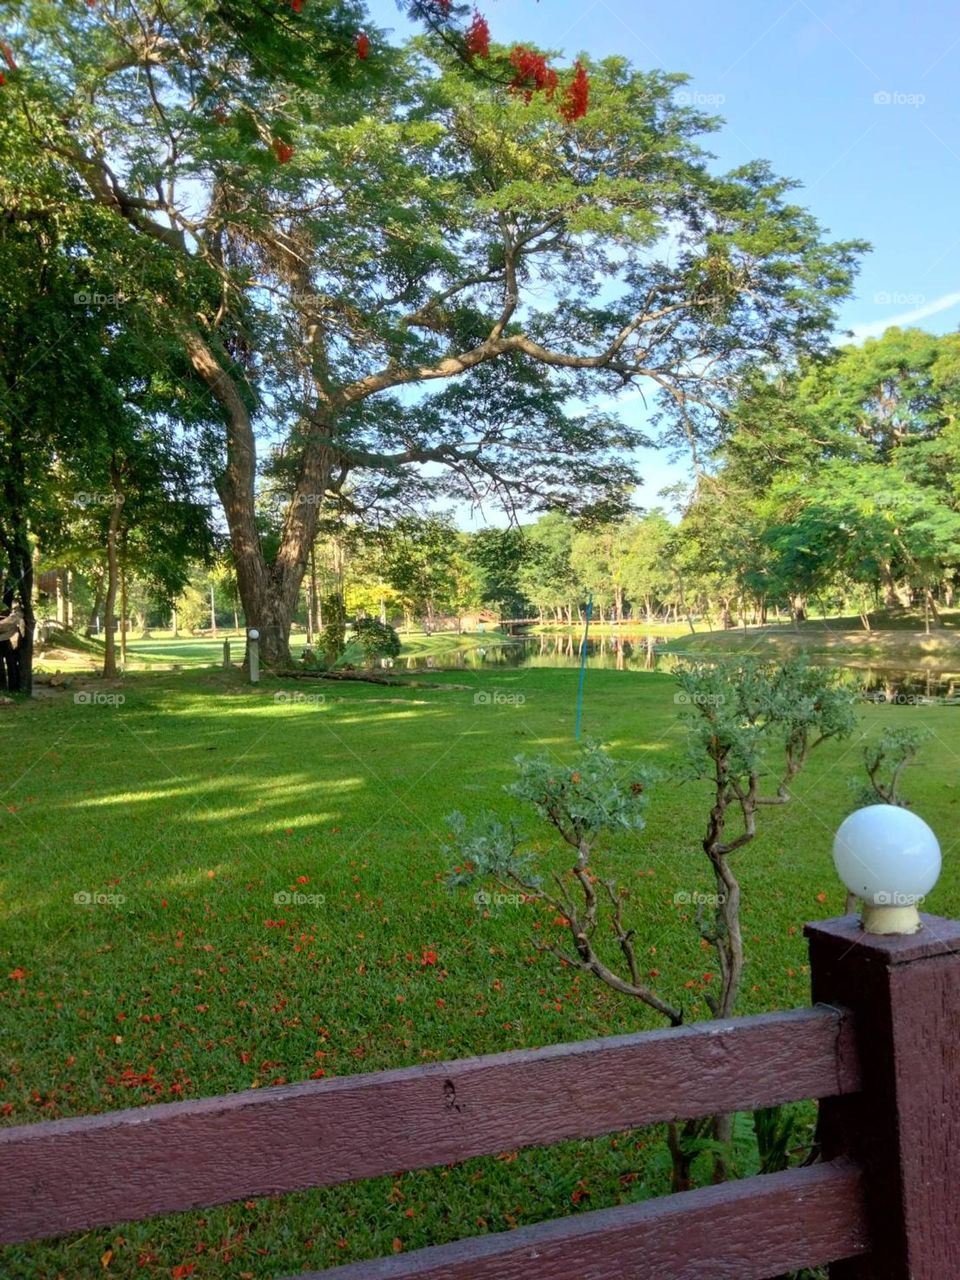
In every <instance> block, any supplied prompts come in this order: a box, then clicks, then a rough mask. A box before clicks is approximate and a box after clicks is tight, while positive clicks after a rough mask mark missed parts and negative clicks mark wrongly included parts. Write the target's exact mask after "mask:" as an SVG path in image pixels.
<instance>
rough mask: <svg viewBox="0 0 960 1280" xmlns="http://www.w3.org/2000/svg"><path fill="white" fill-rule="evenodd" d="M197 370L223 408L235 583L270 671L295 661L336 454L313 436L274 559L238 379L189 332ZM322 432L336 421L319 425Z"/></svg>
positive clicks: (220, 482) (224, 493) (222, 480)
mask: <svg viewBox="0 0 960 1280" xmlns="http://www.w3.org/2000/svg"><path fill="white" fill-rule="evenodd" d="M183 340H184V344H185V346H186V349H187V353H188V355H189V357H190V362H191V364H192V365H193V368H194V370H195V371H196V373H197V374H198V375H199V376H200V377H201V378H202V379H203V380H204V382H206V384H207V386H208V387H209V389H210V391H211V393H212V394H213V396H214V398H215V399H216V400H217V401H218V403H219V404H220V406H221V408H222V409H223V411H224V415H225V418H226V426H227V460H226V466H225V467H224V469H223V472H222V473H221V474H220V476H219V477H218V479H217V492H218V494H219V497H220V501H221V502H222V504H223V511H224V515H225V517H226V521H227V527H228V529H229V530H230V547H231V550H232V552H233V562H234V565H235V566H236V570H237V586H238V588H239V591H240V601H241V603H242V605H243V612H244V616H245V620H246V625H247V627H248V628H251V627H254V628H256V629H257V630H258V631H259V632H260V663H261V665H262V666H263V667H265V668H266V669H267V670H277V669H282V668H284V667H287V666H289V665H290V662H291V658H290V624H291V622H292V620H293V614H294V611H295V609H296V605H297V600H298V598H299V595H300V585H301V583H302V582H303V576H304V574H305V573H306V570H307V562H308V558H309V553H310V548H311V547H312V545H313V542H314V539H315V537H316V533H317V523H318V520H319V516H320V507H321V504H320V502H319V501H318V495H321V494H324V493H326V492H327V491H328V490H329V487H330V477H331V474H332V470H333V466H334V462H335V455H334V454H333V452H332V451H331V450H330V448H329V447H328V446H326V445H324V444H323V443H321V442H320V441H319V440H317V439H309V440H308V442H307V444H306V446H305V448H304V450H303V454H302V458H301V462H300V470H299V474H298V476H297V479H296V483H295V484H294V486H293V489H292V492H291V502H290V505H289V507H288V508H287V512H286V515H285V517H284V521H283V528H282V529H281V531H280V545H279V548H278V550H277V554H276V557H275V558H274V561H273V563H272V564H268V563H267V560H266V557H265V556H264V553H263V547H262V545H261V542H260V533H259V530H258V528H257V514H256V504H255V500H254V491H255V484H256V471H257V445H256V437H255V435H254V432H253V426H252V423H251V421H250V414H249V412H248V410H247V406H246V404H245V403H244V400H243V397H242V396H241V394H240V391H239V389H238V387H237V386H236V384H235V383H234V381H233V379H232V378H231V377H230V376H229V374H227V372H226V371H225V370H224V369H223V368H222V367H221V366H220V364H219V363H218V361H217V359H216V357H215V356H214V354H213V352H212V351H211V350H210V348H209V347H208V346H207V344H206V343H205V342H204V340H203V338H202V337H201V336H200V334H199V333H196V332H186V333H184V334H183ZM313 425H314V427H315V429H316V431H318V432H320V431H321V429H323V428H324V427H325V431H324V434H327V435H329V434H330V427H331V425H332V424H329V423H327V424H322V423H320V422H319V421H317V422H314V424H313Z"/></svg>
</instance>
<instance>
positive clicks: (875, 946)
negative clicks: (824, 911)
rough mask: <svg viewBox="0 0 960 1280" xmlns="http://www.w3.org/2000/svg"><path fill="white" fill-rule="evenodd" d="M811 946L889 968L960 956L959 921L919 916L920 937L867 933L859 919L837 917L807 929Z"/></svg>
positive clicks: (805, 928) (912, 934) (814, 923)
mask: <svg viewBox="0 0 960 1280" xmlns="http://www.w3.org/2000/svg"><path fill="white" fill-rule="evenodd" d="M803 932H804V934H805V936H806V937H807V938H809V939H810V941H811V942H814V941H815V942H817V943H818V944H820V945H823V946H826V947H827V948H829V949H830V950H831V951H834V952H836V953H837V955H846V954H847V953H848V952H851V951H853V950H854V949H855V950H856V951H857V953H858V954H859V955H861V956H863V957H864V958H866V957H870V958H871V959H877V960H880V961H881V963H883V964H884V965H886V966H888V967H893V966H895V965H900V964H910V963H912V962H913V961H914V960H927V959H930V958H932V957H934V956H946V955H953V954H955V953H957V952H960V920H950V919H948V918H946V917H944V916H932V915H928V914H927V913H926V912H921V913H920V929H919V931H918V932H917V933H868V932H867V931H866V930H865V929H864V927H863V925H862V923H861V920H860V917H859V916H837V917H836V918H834V919H832V920H815V921H811V922H810V923H809V924H806V925H804V927H803Z"/></svg>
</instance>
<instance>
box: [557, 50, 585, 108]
mask: <svg viewBox="0 0 960 1280" xmlns="http://www.w3.org/2000/svg"><path fill="white" fill-rule="evenodd" d="M589 100H590V81H589V79H588V78H587V73H586V71H585V70H584V68H583V64H582V63H580V62H578V63H577V71H576V74H575V75H574V77H573V79H572V80H571V82H570V83H569V84H568V85H567V91H566V93H565V94H564V95H563V103H562V104H561V107H560V114H561V115H562V116H563V118H564V120H570V121H571V122H572V121H574V120H580V119H581V118H582V117H583V116H585V115H586V114H587V104H588V102H589Z"/></svg>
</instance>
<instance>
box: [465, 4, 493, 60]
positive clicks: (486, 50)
mask: <svg viewBox="0 0 960 1280" xmlns="http://www.w3.org/2000/svg"><path fill="white" fill-rule="evenodd" d="M464 41H465V44H466V48H467V53H469V54H470V56H471V57H472V58H489V57H490V27H489V25H488V24H487V20H486V18H484V17H483V16H482V14H479V13H478V12H477V11H476V9H474V11H473V21H472V22H471V23H470V26H469V27H468V28H467V34H466V36H465V38H464Z"/></svg>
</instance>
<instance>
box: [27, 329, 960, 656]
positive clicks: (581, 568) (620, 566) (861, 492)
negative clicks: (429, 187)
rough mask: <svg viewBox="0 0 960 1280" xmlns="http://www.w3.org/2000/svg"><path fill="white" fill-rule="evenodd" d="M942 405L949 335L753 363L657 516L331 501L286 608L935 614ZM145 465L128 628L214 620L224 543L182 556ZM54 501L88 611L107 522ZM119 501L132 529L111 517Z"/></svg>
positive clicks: (724, 621)
mask: <svg viewBox="0 0 960 1280" xmlns="http://www.w3.org/2000/svg"><path fill="white" fill-rule="evenodd" d="M958 407H960V337H958V336H957V335H947V336H945V337H935V336H932V335H930V334H927V333H924V332H922V331H920V330H907V331H901V330H897V329H891V330H888V331H887V333H886V334H885V335H884V336H883V337H882V338H879V339H871V340H869V341H867V342H866V343H864V344H863V345H862V346H848V347H844V348H841V349H839V350H838V351H836V352H834V353H833V354H831V355H830V356H829V357H827V358H825V359H820V360H816V361H811V362H809V363H808V364H807V365H806V366H805V367H803V368H801V369H798V371H797V372H796V373H795V374H793V375H790V376H778V377H776V378H762V377H758V378H757V379H756V380H755V381H754V382H753V384H752V385H751V386H750V387H749V388H747V390H746V391H745V393H744V394H743V395H742V396H741V397H740V398H739V399H738V400H737V401H736V403H735V404H734V406H733V408H732V411H731V424H732V425H731V430H730V434H729V438H728V439H727V440H726V442H725V443H724V444H723V445H722V446H721V447H719V448H718V449H717V450H716V451H715V452H714V454H713V455H712V457H711V458H710V459H708V461H707V465H706V466H705V467H704V469H703V470H702V471H701V473H700V474H699V475H698V476H697V478H696V481H695V483H694V484H693V485H692V486H691V488H690V489H689V491H687V492H677V493H673V494H672V495H671V496H672V498H673V500H674V502H675V503H676V504H677V505H678V506H679V514H678V516H676V517H675V518H674V519H672V520H671V519H670V518H669V517H668V515H667V513H666V511H665V510H664V509H663V508H660V507H653V508H652V509H649V510H646V511H641V510H630V509H628V510H627V511H626V512H625V513H623V514H618V515H617V516H616V517H615V518H613V519H607V520H603V519H599V520H598V519H582V518H577V516H576V515H571V514H569V513H566V512H563V511H549V512H546V513H545V514H542V515H541V516H539V517H538V518H536V519H535V520H533V521H532V522H529V523H523V524H521V525H519V526H514V527H508V528H503V529H495V528H484V529H481V530H479V531H475V532H465V531H463V530H460V529H458V528H457V527H456V525H455V523H454V521H453V518H452V517H451V516H449V515H444V514H442V513H436V514H429V515H423V514H420V515H417V514H411V513H409V512H407V513H404V514H400V515H398V516H396V517H395V518H393V519H390V520H384V521H383V522H381V523H378V524H373V523H371V522H370V521H368V520H365V519H364V518H363V517H362V516H361V515H357V514H351V513H350V512H343V513H341V514H340V515H338V517H337V518H336V519H329V518H328V519H326V520H324V521H323V522H321V524H320V528H319V531H318V533H317V536H316V537H315V539H314V542H313V543H312V545H311V550H310V554H309V560H308V569H307V573H306V575H305V578H304V583H303V589H302V591H301V594H300V596H299V598H298V602H297V606H296V608H295V610H294V614H293V617H294V619H295V620H296V621H297V622H298V623H299V624H300V625H303V626H305V627H306V628H307V630H308V632H309V633H311V634H312V633H313V631H314V630H316V629H319V626H320V625H321V623H322V616H321V615H322V601H323V599H324V598H325V597H328V596H330V595H331V594H341V595H342V596H343V598H344V603H345V607H346V610H347V614H348V616H350V617H354V616H358V615H359V616H363V615H367V616H371V617H378V618H380V619H381V620H382V621H389V622H391V623H395V624H398V625H402V626H406V627H408V628H410V627H413V626H424V627H426V628H427V629H434V628H437V627H451V626H455V625H456V624H457V620H459V619H463V618H464V617H465V616H466V615H475V614H476V612H477V611H478V610H481V609H486V610H489V611H490V613H491V614H493V615H495V616H496V617H497V618H503V619H514V618H532V619H536V620H538V621H540V622H541V623H544V624H553V625H568V626H569V625H573V624H577V623H579V622H580V621H581V620H582V618H583V611H584V605H585V602H586V600H587V599H588V597H590V596H592V598H593V602H594V617H595V619H596V620H597V621H611V622H640V623H644V624H649V623H654V622H658V621H659V622H674V623H685V624H686V625H689V626H690V627H696V626H700V625H709V626H715V627H730V626H735V625H738V624H743V623H763V622H766V621H769V620H771V619H773V618H778V619H781V620H784V621H785V620H786V619H788V618H789V619H790V620H791V621H792V622H794V623H799V622H800V621H802V620H803V618H804V617H805V616H806V615H807V612H808V611H809V610H810V609H811V608H813V609H815V610H816V611H817V612H820V613H822V614H824V615H827V614H853V615H858V616H859V618H860V620H861V623H862V625H863V626H864V627H866V628H868V629H869V628H870V626H871V625H872V622H871V616H872V615H874V614H876V612H878V611H881V610H883V611H886V612H888V613H889V612H890V611H893V612H897V611H906V610H910V609H914V610H917V611H920V612H922V613H923V615H924V617H925V621H926V625H927V626H928V627H931V628H932V627H936V626H937V625H939V622H940V612H941V610H942V609H943V608H944V607H950V606H951V605H952V604H953V603H954V599H955V595H956V590H957V570H958V566H960V465H958V464H960V426H958ZM157 448H159V445H158V443H157V442H156V441H155V442H154V449H155V450H156V449H157ZM170 466H171V467H172V466H173V464H172V462H171V463H170ZM151 474H154V473H151ZM170 474H171V475H174V474H175V473H174V472H173V471H171V473H170ZM146 479H149V476H148V477H147V478H146ZM146 479H141V480H140V482H139V486H140V487H136V488H135V487H134V486H133V481H132V479H130V480H129V481H127V484H128V500H129V502H130V507H129V508H128V509H127V510H126V511H125V514H124V518H123V520H122V521H121V522H120V524H119V525H118V530H119V543H118V545H119V546H121V548H122V555H123V558H124V563H125V565H126V566H127V575H128V577H127V587H126V590H127V593H128V604H129V603H130V602H133V604H134V606H135V611H136V613H137V615H138V616H137V617H136V619H135V624H136V625H137V626H138V627H142V626H144V625H147V623H148V622H152V624H153V625H167V624H168V619H169V616H170V612H171V605H172V604H173V605H175V612H176V616H177V619H178V622H179V625H180V626H182V627H183V628H184V629H187V630H189V629H191V628H202V629H209V628H210V627H211V626H213V625H216V624H217V622H219V624H220V625H227V626H229V625H233V624H234V623H235V622H236V621H237V620H238V619H239V617H240V616H241V613H242V610H241V607H240V597H239V590H238V586H237V580H236V574H235V571H234V568H233V566H232V563H231V560H230V554H229V549H228V548H224V547H221V548H220V552H219V558H218V553H217V550H216V547H215V539H213V536H212V535H210V539H211V540H210V542H209V544H208V545H207V548H206V550H207V552H208V554H207V561H208V562H207V563H202V562H201V561H202V558H198V557H197V556H196V554H195V553H196V550H197V545H198V544H197V543H196V542H194V543H191V540H190V538H189V537H188V536H187V535H188V534H190V533H191V530H192V532H193V533H194V534H197V533H198V532H199V529H193V527H192V526H191V525H190V524H189V522H188V523H187V524H185V525H182V526H177V528H173V529H171V526H170V521H171V518H172V516H171V512H173V511H175V508H170V509H167V508H163V506H162V504H161V506H159V507H157V508H156V511H157V512H159V511H160V510H166V520H167V523H166V525H165V526H164V525H163V524H161V522H160V521H159V520H158V519H157V518H155V515H154V514H151V512H152V511H153V509H152V508H151V507H150V505H149V504H150V502H151V501H153V500H154V499H151V493H152V492H154V490H151V488H150V486H149V484H147V483H146ZM154 484H155V486H158V485H161V484H162V476H159V477H158V476H155V477H154ZM61 492H62V491H61ZM61 505H62V507H63V509H62V510H61V511H60V514H59V517H58V523H57V524H56V528H57V530H58V536H57V538H56V539H53V540H51V542H50V544H49V545H48V547H47V550H46V556H47V558H48V559H49V558H50V557H53V558H54V559H58V560H59V562H61V563H66V564H69V566H70V567H71V568H72V569H73V570H74V571H75V574H76V577H77V580H78V584H79V585H78V590H79V591H80V592H81V594H83V593H85V596H84V600H85V603H87V604H89V602H90V601H91V600H92V602H93V605H94V608H96V607H97V606H98V605H99V604H102V603H103V600H104V589H103V584H104V582H105V580H106V579H107V577H108V573H107V568H106V560H107V559H108V556H107V551H108V550H109V545H108V544H109V527H108V526H109V522H108V521H105V515H104V513H103V512H102V511H100V512H99V513H94V514H93V515H92V514H91V511H90V510H89V509H88V508H87V507H81V508H79V509H72V510H71V508H70V502H69V500H68V502H67V503H66V504H61ZM124 507H125V508H126V503H125V504H124ZM282 510H283V506H282V502H280V503H278V502H277V501H276V492H275V489H273V488H271V487H270V486H269V485H268V486H267V487H266V488H265V490H264V491H263V493H262V495H261V502H260V514H259V517H258V519H259V522H260V536H261V539H262V541H263V542H264V544H265V545H266V546H269V545H270V543H271V540H274V539H277V538H279V536H280V523H281V520H282ZM134 511H137V512H138V513H139V517H140V518H139V522H138V524H137V525H136V528H137V529H138V530H139V532H137V533H136V534H134V533H132V532H130V533H128V532H127V530H128V527H129V515H130V514H132V513H133V512H134ZM178 528H179V535H177V529H178ZM150 529H152V530H153V532H154V534H155V535H156V536H152V537H151V536H149V535H148V534H147V533H146V532H145V530H150ZM177 536H179V541H178V540H177ZM202 541H203V538H202V537H201V538H200V542H202ZM162 546H165V547H167V548H168V553H167V558H168V559H169V560H171V561H174V560H176V559H177V555H178V554H179V556H180V560H179V564H178V568H179V575H180V576H179V578H178V576H177V573H176V572H173V571H172V565H167V564H166V563H165V562H164V561H163V559H162V557H161V556H160V550H159V548H160V547H162ZM191 556H192V557H193V558H192V559H191ZM184 584H186V585H185V586H184ZM178 585H179V589H178V590H175V591H174V590H171V588H172V587H178Z"/></svg>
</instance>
